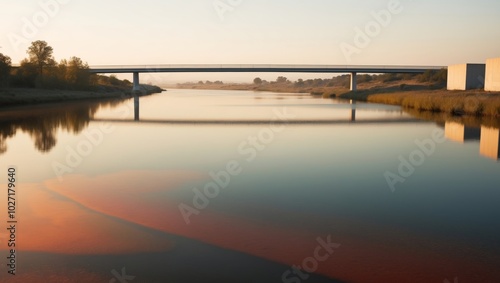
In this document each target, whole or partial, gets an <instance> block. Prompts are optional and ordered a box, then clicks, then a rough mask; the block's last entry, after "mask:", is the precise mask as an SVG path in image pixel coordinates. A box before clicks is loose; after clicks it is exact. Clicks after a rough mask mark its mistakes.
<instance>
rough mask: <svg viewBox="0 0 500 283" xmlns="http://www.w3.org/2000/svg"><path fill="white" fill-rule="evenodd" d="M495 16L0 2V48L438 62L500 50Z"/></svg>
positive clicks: (144, 61)
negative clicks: (39, 45)
mask: <svg viewBox="0 0 500 283" xmlns="http://www.w3.org/2000/svg"><path fill="white" fill-rule="evenodd" d="M499 15H500V1H498V0H476V1H468V0H455V1H432V0H420V1H418V0H349V1H347V0H168V1H167V0H141V1H139V0H105V1H103V0H100V1H98V0H85V1H84V0H37V1H28V0H0V53H3V54H5V55H8V56H10V57H11V58H12V61H13V63H14V64H15V63H18V62H19V61H20V60H22V59H23V58H25V57H26V56H27V54H26V49H27V48H28V46H29V45H30V43H31V42H32V41H35V40H45V41H47V42H48V43H49V45H51V46H52V47H53V48H54V55H55V57H56V60H61V59H63V58H69V57H71V56H77V57H80V58H82V59H83V60H84V61H86V62H88V64H89V65H91V66H93V65H148V66H155V65H161V64H321V65H426V66H430V65H432V66H447V65H451V64H458V63H466V62H470V63H481V62H485V60H486V59H487V58H494V57H500V16H499ZM253 75H255V74H235V75H231V74H190V75H186V74H163V75H158V74H155V75H150V78H148V79H151V80H155V81H156V80H159V81H163V80H166V81H172V82H173V81H178V80H181V81H182V80H196V79H215V78H218V79H221V80H226V81H227V80H228V81H238V80H245V79H246V80H248V81H251V80H253V78H254V77H255V76H253ZM275 75H277V74H267V75H265V74H262V77H264V78H266V76H267V77H269V78H271V77H273V76H274V78H275ZM299 76H300V77H308V76H306V75H297V77H299ZM311 76H312V77H318V76H319V75H310V76H309V77H311ZM325 76H326V77H329V76H331V75H325ZM289 77H294V75H289Z"/></svg>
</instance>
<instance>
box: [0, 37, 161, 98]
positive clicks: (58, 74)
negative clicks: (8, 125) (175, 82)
mask: <svg viewBox="0 0 500 283" xmlns="http://www.w3.org/2000/svg"><path fill="white" fill-rule="evenodd" d="M27 54H28V57H27V58H25V59H23V60H22V61H21V62H20V64H19V66H18V67H15V68H14V67H12V60H11V58H10V57H8V56H6V55H4V54H1V53H0V105H2V106H4V105H13V104H30V103H42V102H57V101H61V100H68V99H72V100H74V99H86V98H103V97H120V96H127V95H130V92H131V90H132V83H131V82H130V81H128V80H119V79H118V78H117V77H116V76H110V77H107V76H103V75H97V74H92V73H90V72H89V66H88V64H87V63H86V62H84V61H83V60H82V59H80V58H78V57H75V56H73V57H71V58H69V59H63V60H61V61H60V62H59V63H57V62H56V60H55V58H54V50H53V48H52V47H51V46H49V45H48V43H47V42H45V41H40V40H38V41H34V42H32V44H31V46H30V47H29V48H28V50H27ZM141 86H142V87H143V90H144V91H143V94H150V93H157V92H161V91H162V89H161V88H159V87H154V86H147V85H141ZM34 90H36V91H34Z"/></svg>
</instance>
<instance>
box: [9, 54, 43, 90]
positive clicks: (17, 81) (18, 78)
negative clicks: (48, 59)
mask: <svg viewBox="0 0 500 283" xmlns="http://www.w3.org/2000/svg"><path fill="white" fill-rule="evenodd" d="M36 77H37V66H35V64H33V63H30V62H29V61H28V60H27V59H24V60H22V61H21V65H20V66H19V69H17V72H16V73H15V75H14V77H13V80H12V84H13V85H14V86H18V87H35V81H36Z"/></svg>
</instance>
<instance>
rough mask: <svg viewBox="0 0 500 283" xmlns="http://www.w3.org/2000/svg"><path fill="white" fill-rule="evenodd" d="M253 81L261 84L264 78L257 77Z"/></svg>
mask: <svg viewBox="0 0 500 283" xmlns="http://www.w3.org/2000/svg"><path fill="white" fill-rule="evenodd" d="M253 83H254V84H256V85H261V84H262V79H261V78H255V79H254V80H253Z"/></svg>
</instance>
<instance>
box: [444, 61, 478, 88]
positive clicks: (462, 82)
mask: <svg viewBox="0 0 500 283" xmlns="http://www.w3.org/2000/svg"><path fill="white" fill-rule="evenodd" d="M485 72H486V65H485V64H460V65H453V66H449V67H448V90H468V89H478V88H483V86H484V77H485Z"/></svg>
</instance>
